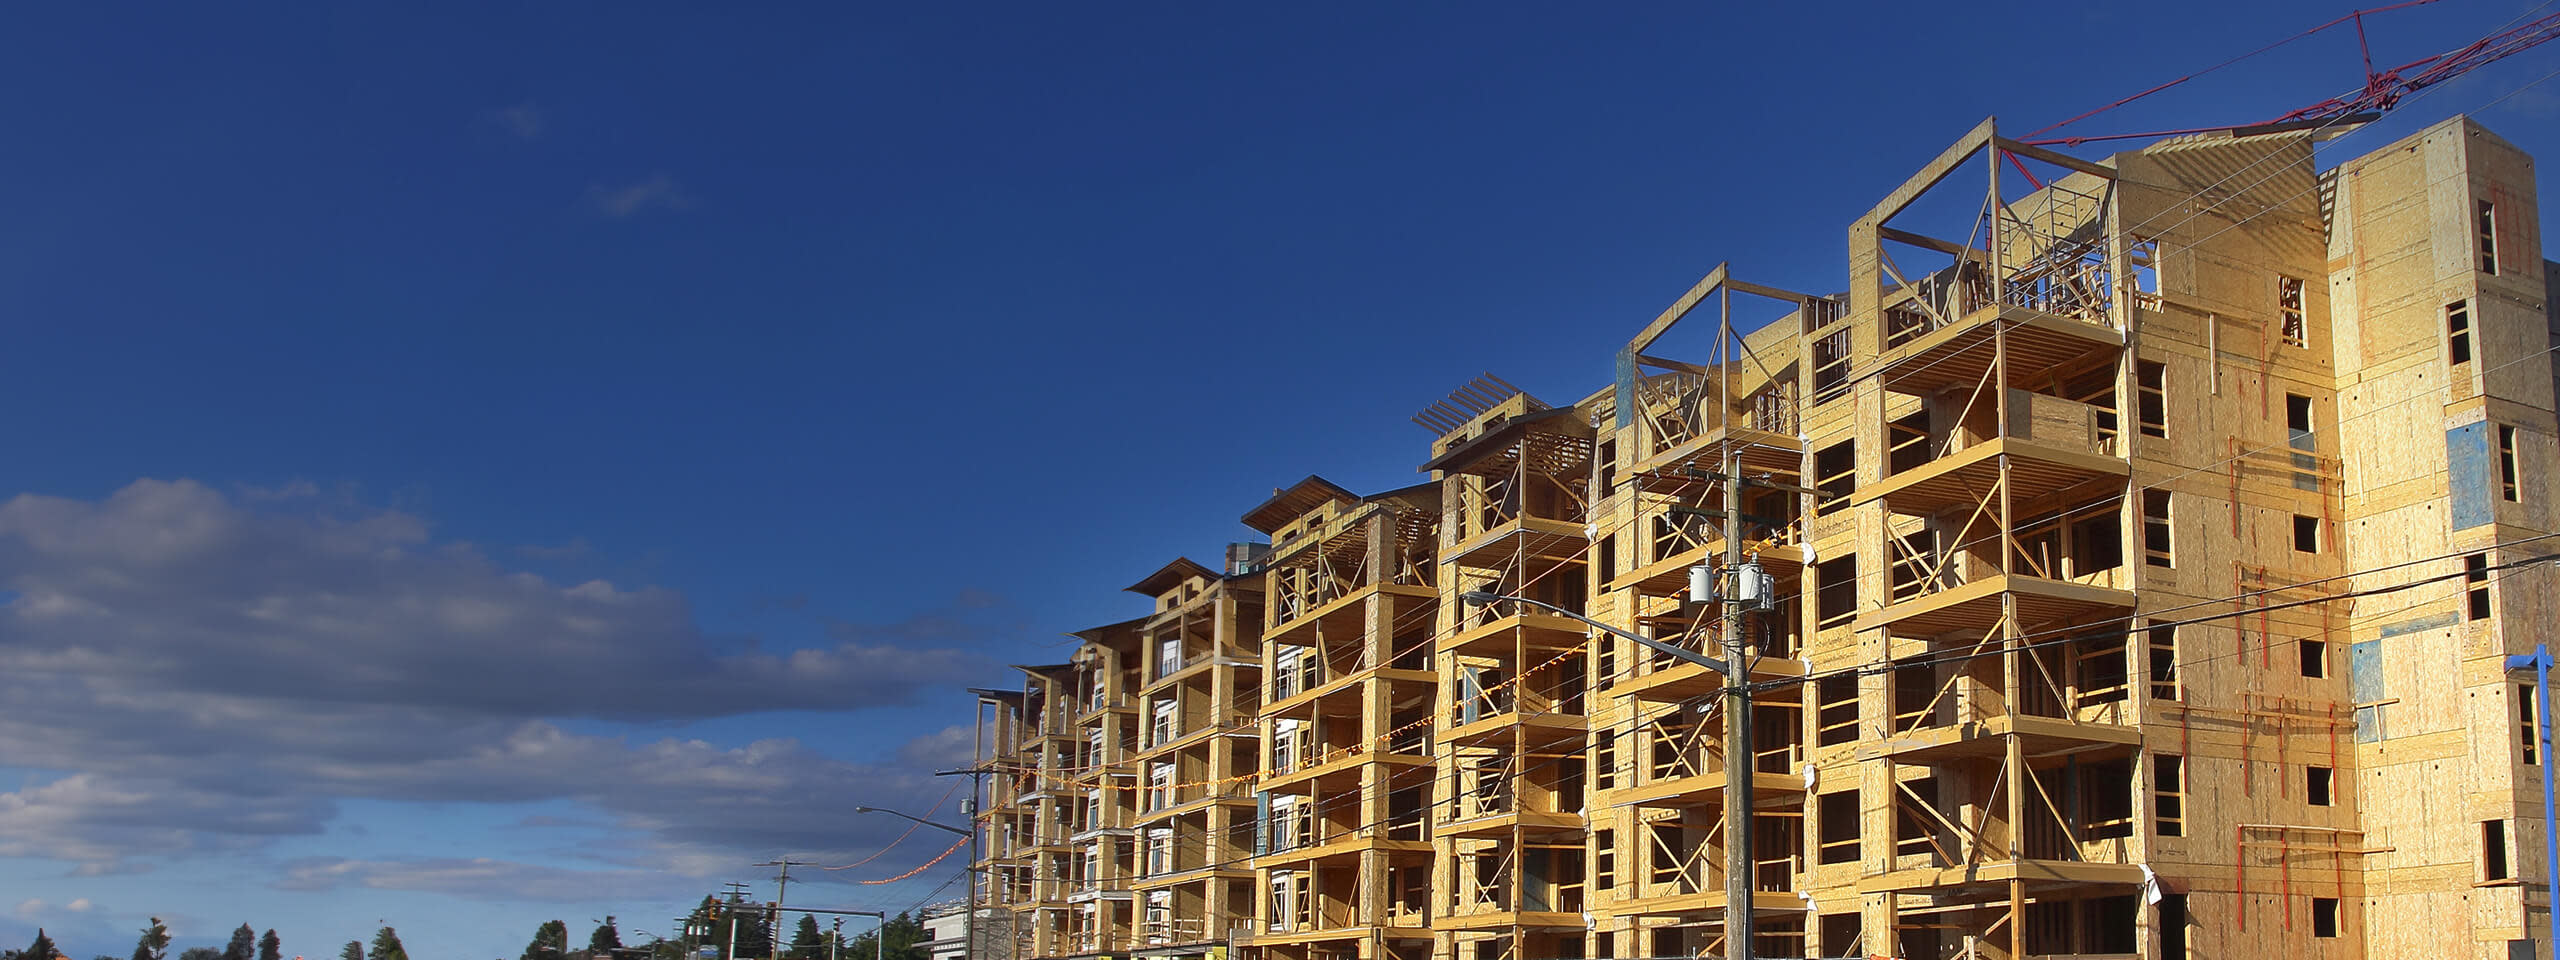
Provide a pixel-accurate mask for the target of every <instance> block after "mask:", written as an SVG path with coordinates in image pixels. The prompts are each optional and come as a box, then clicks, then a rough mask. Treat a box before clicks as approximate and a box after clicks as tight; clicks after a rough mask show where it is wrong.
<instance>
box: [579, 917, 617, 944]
mask: <svg viewBox="0 0 2560 960" xmlns="http://www.w3.org/2000/svg"><path fill="white" fill-rule="evenodd" d="M587 949H588V950H591V951H594V952H597V953H603V952H605V951H608V950H620V949H622V928H621V927H618V926H615V925H614V922H613V917H612V916H610V915H608V916H606V917H605V918H604V922H603V923H600V924H597V925H596V931H595V932H594V933H590V934H587Z"/></svg>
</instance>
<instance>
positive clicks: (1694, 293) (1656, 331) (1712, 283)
mask: <svg viewBox="0 0 2560 960" xmlns="http://www.w3.org/2000/svg"><path fill="white" fill-rule="evenodd" d="M1724 275H1725V265H1724V264H1721V263H1719V264H1716V268H1715V269H1713V270H1709V271H1707V275H1706V276H1705V277H1703V278H1700V279H1699V280H1698V282H1697V284H1696V285H1695V286H1692V287H1690V288H1689V292H1687V293H1684V294H1681V295H1680V299H1678V300H1674V301H1672V302H1671V306H1669V307H1665V308H1663V311H1662V314H1661V315H1660V316H1657V317H1654V318H1653V322H1652V323H1648V324H1645V325H1644V329H1643V330H1641V331H1638V332H1637V333H1636V338H1635V339H1633V340H1629V341H1627V349H1628V351H1630V352H1633V353H1643V352H1644V348H1646V347H1649V346H1652V345H1653V341H1654V340H1655V339H1657V338H1659V337H1661V336H1662V334H1663V332H1664V331H1667V330H1669V329H1671V325H1672V324H1675V323H1679V322H1680V318H1681V317H1685V316H1688V315H1689V311H1691V310H1694V309H1696V308H1697V306H1698V304H1700V303H1702V302H1705V301H1706V299H1707V294H1710V293H1714V292H1715V289H1716V288H1717V287H1720V286H1723V285H1724Z"/></svg>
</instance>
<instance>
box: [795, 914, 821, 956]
mask: <svg viewBox="0 0 2560 960" xmlns="http://www.w3.org/2000/svg"><path fill="white" fill-rule="evenodd" d="M826 956H827V938H826V937H825V936H823V935H820V934H819V933H818V915H817V914H814V913H804V914H801V915H800V929H798V930H794V931H792V933H791V957H792V960H826Z"/></svg>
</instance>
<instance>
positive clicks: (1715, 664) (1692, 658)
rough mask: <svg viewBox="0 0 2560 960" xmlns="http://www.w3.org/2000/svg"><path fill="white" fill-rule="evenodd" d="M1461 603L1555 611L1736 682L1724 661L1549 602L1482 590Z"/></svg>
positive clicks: (1464, 595)
mask: <svg viewBox="0 0 2560 960" xmlns="http://www.w3.org/2000/svg"><path fill="white" fill-rule="evenodd" d="M1458 599H1460V600H1464V601H1466V602H1468V603H1473V604H1479V605H1481V604H1488V603H1493V602H1495V601H1498V600H1509V601H1512V602H1514V603H1525V604H1528V605H1530V606H1533V607H1540V608H1543V609H1547V610H1552V611H1555V613H1556V614H1557V615H1558V616H1562V617H1565V618H1568V619H1571V620H1576V621H1580V622H1581V623H1583V624H1586V625H1588V626H1590V627H1591V628H1592V629H1595V630H1600V631H1604V632H1606V633H1608V634H1609V635H1610V636H1613V637H1620V638H1623V639H1627V640H1632V641H1634V642H1635V644H1636V645H1637V646H1640V647H1643V648H1645V649H1648V650H1652V651H1654V652H1656V653H1661V654H1666V655H1669V656H1672V657H1676V658H1678V659H1681V660H1686V661H1688V662H1690V663H1694V664H1698V665H1700V666H1703V667H1706V668H1707V669H1709V670H1713V671H1715V672H1717V673H1721V674H1724V676H1725V678H1726V679H1727V680H1732V679H1734V676H1733V665H1732V664H1730V663H1726V662H1724V661H1722V660H1718V659H1716V658H1714V657H1710V656H1707V655H1706V654H1703V653H1699V652H1697V651H1695V650H1684V649H1681V648H1679V647H1675V646H1672V645H1670V644H1667V643H1664V642H1662V641H1660V640H1656V639H1654V638H1652V637H1647V636H1643V635H1640V634H1635V633H1630V632H1628V631H1625V630H1620V629H1618V628H1616V627H1613V626H1610V625H1608V624H1605V623H1601V622H1600V621H1598V620H1594V619H1591V618H1590V617H1586V616H1583V615H1581V614H1579V613H1575V612H1573V611H1571V610H1567V609H1565V608H1563V607H1559V606H1556V605H1555V604H1552V603H1548V602H1546V601H1544V600H1532V599H1529V598H1528V597H1522V596H1512V595H1504V594H1497V593H1489V592H1486V591H1483V590H1469V591H1467V592H1465V593H1461V594H1459V595H1458Z"/></svg>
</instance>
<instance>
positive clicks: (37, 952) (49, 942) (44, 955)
mask: <svg viewBox="0 0 2560 960" xmlns="http://www.w3.org/2000/svg"><path fill="white" fill-rule="evenodd" d="M61 954H62V951H61V950H60V949H57V948H56V947H54V945H53V938H52V937H48V936H45V935H44V928H43V927H37V928H36V942H34V943H31V944H28V945H27V949H26V952H24V953H21V954H19V956H22V957H26V958H27V960H53V958H54V957H57V956H60V955H61Z"/></svg>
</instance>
